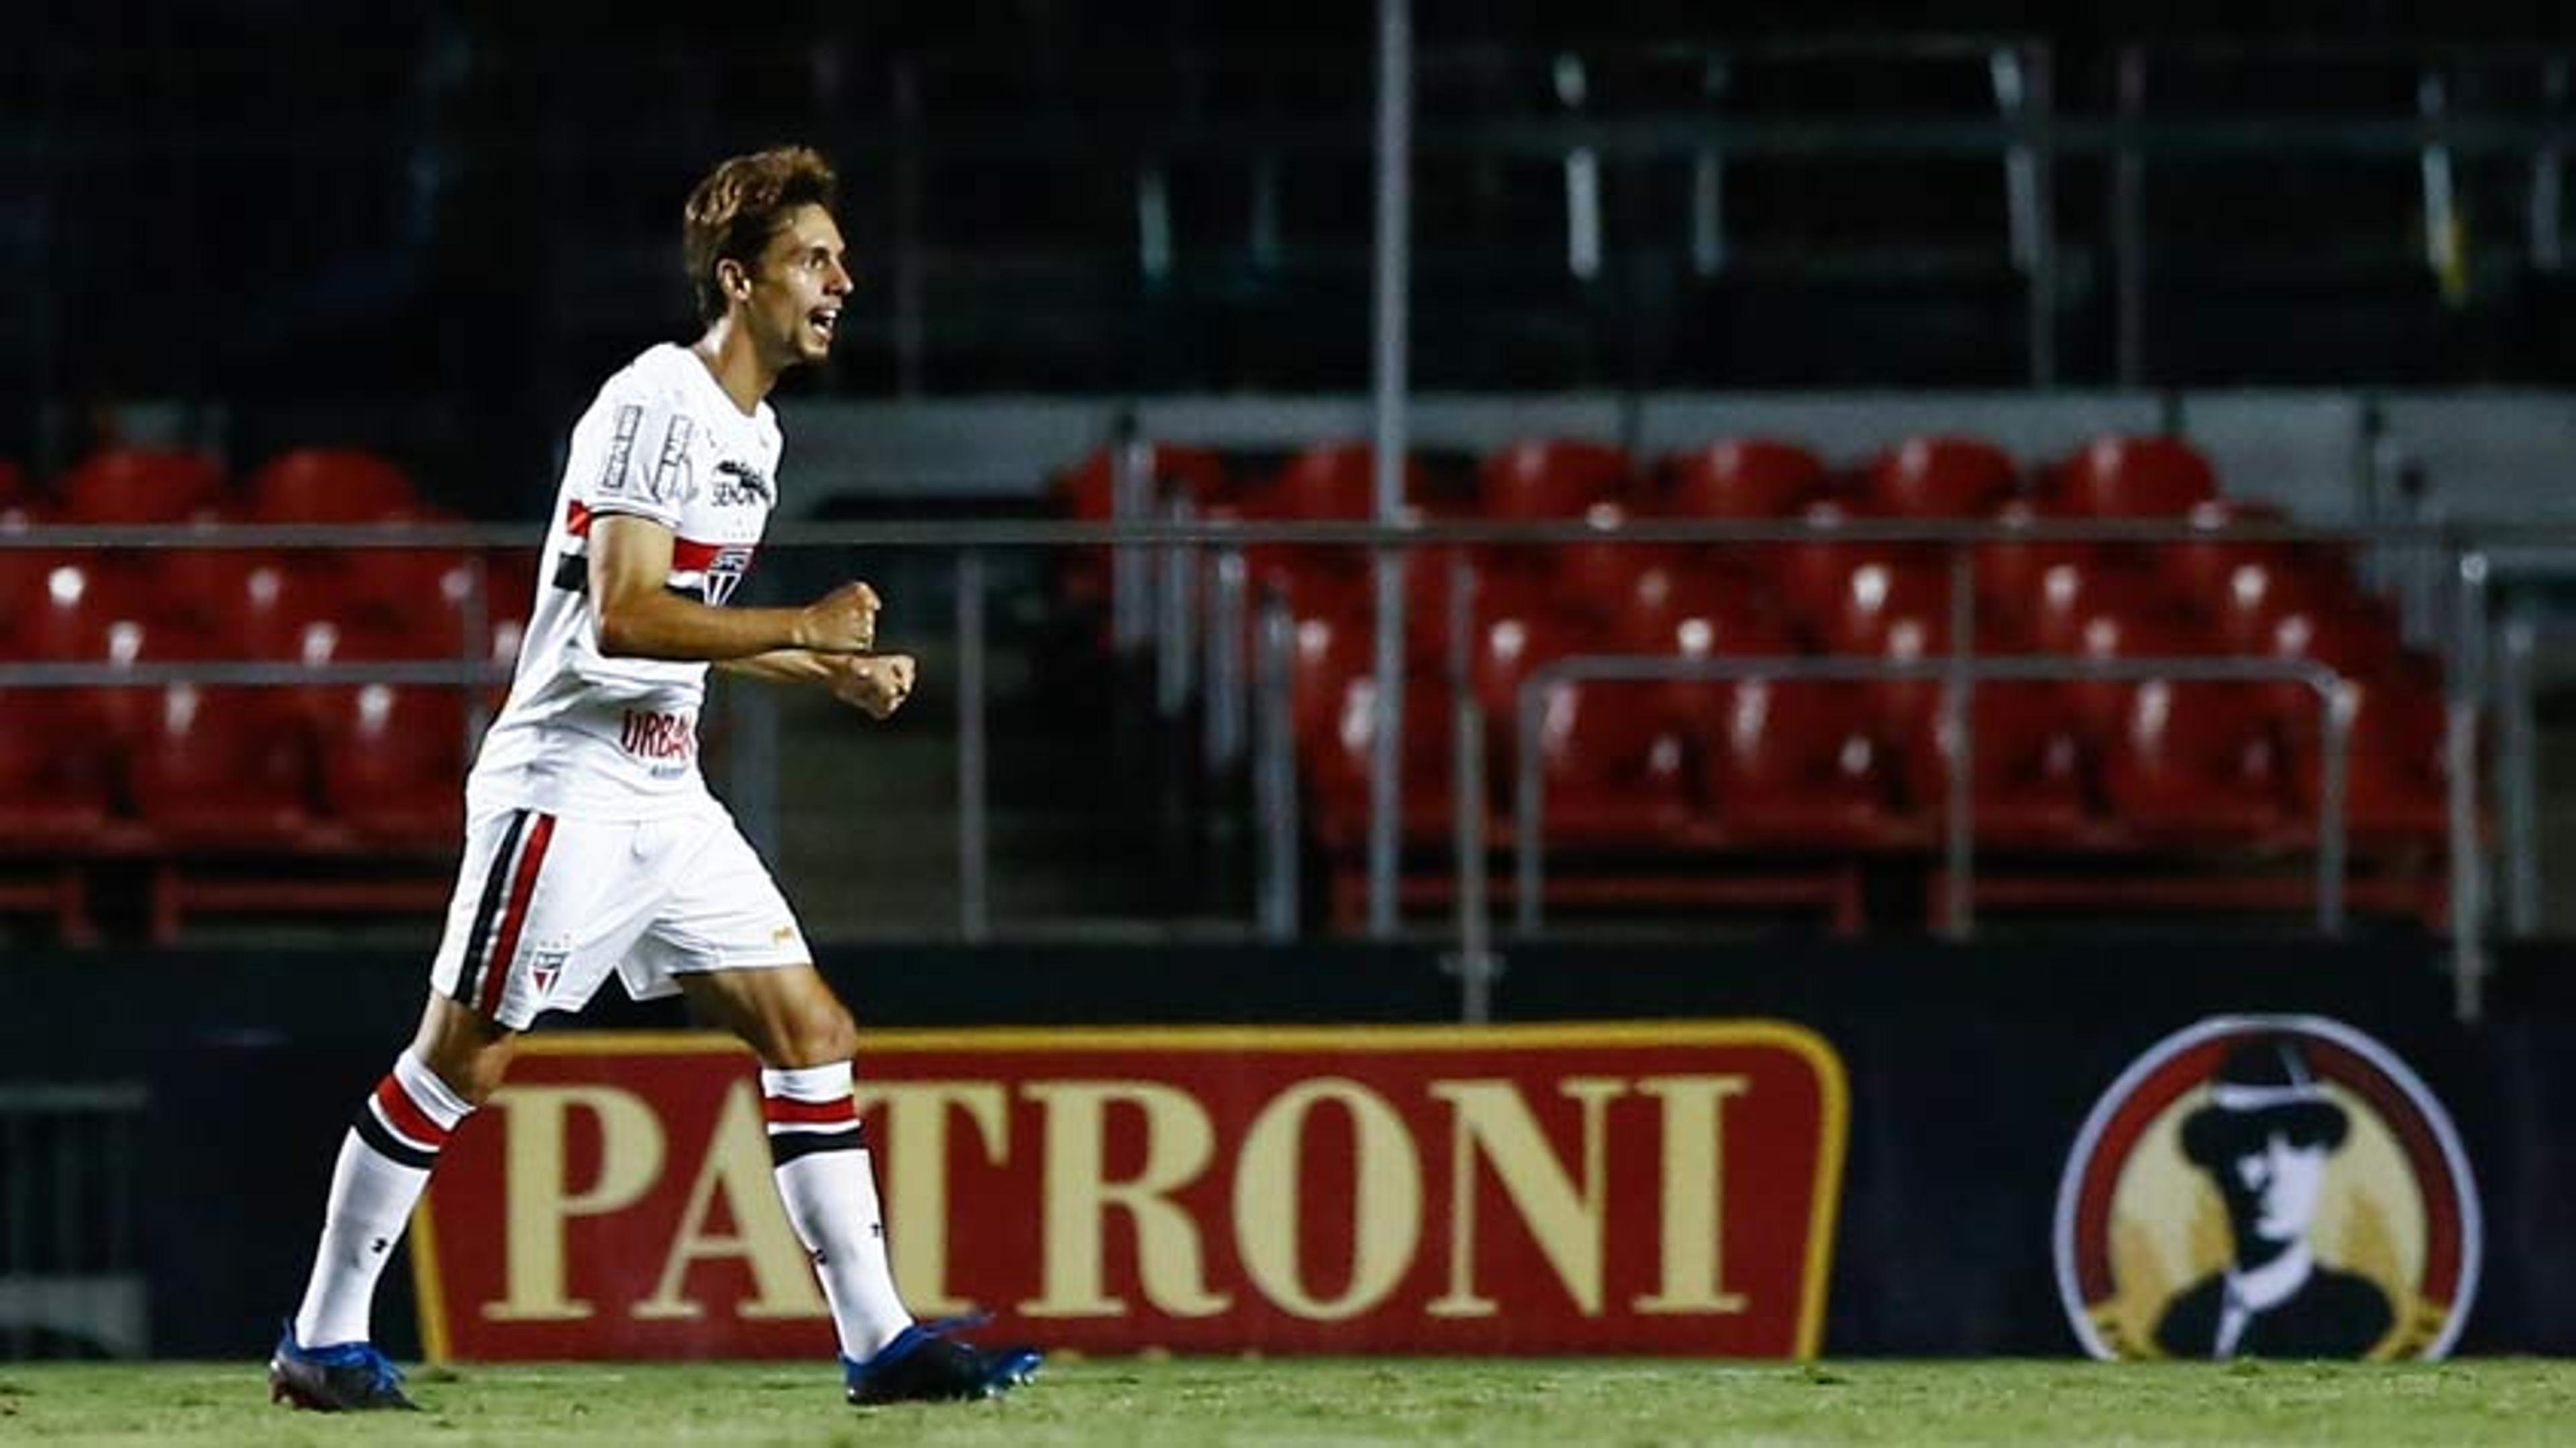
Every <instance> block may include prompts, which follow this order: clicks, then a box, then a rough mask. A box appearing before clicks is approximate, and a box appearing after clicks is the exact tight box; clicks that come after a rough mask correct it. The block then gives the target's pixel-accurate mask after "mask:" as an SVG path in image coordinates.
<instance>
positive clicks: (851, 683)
mask: <svg viewBox="0 0 2576 1448" xmlns="http://www.w3.org/2000/svg"><path fill="white" fill-rule="evenodd" d="M716 667H717V668H719V669H722V670H724V671H725V672H726V673H728V674H736V675H740V676H741V677H743V678H747V679H765V680H768V681H769V682H771V683H778V684H822V685H825V686H827V687H829V688H830V689H831V691H832V697H833V698H835V699H838V700H840V701H841V702H842V703H844V704H847V705H849V706H850V707H851V708H853V709H857V710H860V711H862V712H864V713H865V714H867V715H868V716H869V717H870V718H874V719H883V718H885V717H886V716H887V715H889V714H892V713H893V712H894V711H895V710H897V709H900V708H902V707H903V701H904V700H905V699H907V698H910V697H911V695H912V683H913V679H914V677H915V675H916V671H917V669H918V667H919V666H918V665H917V664H915V663H914V661H913V657H912V655H910V654H818V653H815V652H813V651H811V650H809V649H773V650H771V651H770V652H768V653H765V654H754V655H752V656H751V657H749V658H746V659H724V660H720V661H719V662H718V663H717V664H716Z"/></svg>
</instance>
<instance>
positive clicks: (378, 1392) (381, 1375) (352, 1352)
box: [268, 1324, 420, 1413]
mask: <svg viewBox="0 0 2576 1448" xmlns="http://www.w3.org/2000/svg"><path fill="white" fill-rule="evenodd" d="M268 1400H269V1401H270V1402H272V1403H292V1404H294V1405H295V1406H296V1407H298V1408H311V1409H312V1410H314V1411H315V1412H317V1413H362V1412H369V1411H373V1410H377V1409H385V1408H390V1409H394V1410H397V1411H400V1412H411V1413H416V1412H418V1411H420V1404H418V1403H415V1402H413V1401H412V1400H411V1399H409V1398H407V1397H405V1396H403V1390H402V1373H401V1372H400V1371H399V1370H397V1369H396V1368H395V1367H394V1365H393V1363H392V1362H390V1361H388V1360H387V1359H386V1357H385V1355H384V1354H383V1353H380V1352H378V1351H376V1348H375V1345H374V1344H373V1343H365V1342H342V1343H333V1344H332V1345H331V1346H329V1347H304V1346H301V1345H299V1344H298V1343H297V1342H296V1341H295V1328H294V1327H293V1325H292V1324H290V1325H289V1326H288V1327H287V1329H286V1332H285V1334H284V1335H283V1336H281V1337H279V1338H278V1340H277V1351H276V1352H275V1353H273V1354H271V1355H270V1357H269V1359H268Z"/></svg>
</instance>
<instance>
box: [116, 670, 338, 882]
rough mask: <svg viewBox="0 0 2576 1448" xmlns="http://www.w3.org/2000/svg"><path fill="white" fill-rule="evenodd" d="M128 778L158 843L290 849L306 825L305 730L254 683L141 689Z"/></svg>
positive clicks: (308, 796) (309, 819)
mask: <svg viewBox="0 0 2576 1448" xmlns="http://www.w3.org/2000/svg"><path fill="white" fill-rule="evenodd" d="M147 712H148V716H149V717H148V718H147V720H146V721H145V725H144V728H143V731H142V733H141V735H140V736H139V737H138V738H137V739H136V741H135V747H134V750H133V753H132V756H131V760H130V764H129V770H128V778H129V780H130V782H131V788H132V792H133V796H134V803H135V808H136V810H137V812H138V813H139V814H141V816H142V817H143V820H144V822H145V823H146V824H147V825H149V826H150V827H151V829H152V832H153V834H154V835H155V836H156V837H157V838H159V839H160V840H161V841H162V842H163V843H164V844H165V845H168V846H172V847H177V848H182V849H249V850H278V849H291V848H293V847H294V846H296V845H297V844H299V843H301V842H303V841H304V840H305V838H306V837H307V835H308V833H309V831H310V830H311V827H312V822H313V815H312V808H311V781H310V777H309V773H308V771H309V765H310V761H309V758H308V754H307V736H306V734H305V732H304V730H302V729H301V728H299V727H297V726H296V723H295V721H294V719H293V718H292V716H291V715H289V714H288V713H286V712H285V710H284V709H283V708H282V707H281V706H280V705H279V704H278V703H277V702H276V701H275V700H274V698H273V696H271V695H269V694H268V693H266V692H265V691H263V690H258V689H222V688H218V689H201V688H199V687H198V686H196V685H194V684H171V685H168V686H166V687H162V688H158V689H154V690H152V691H151V707H150V709H149V710H148V711H147Z"/></svg>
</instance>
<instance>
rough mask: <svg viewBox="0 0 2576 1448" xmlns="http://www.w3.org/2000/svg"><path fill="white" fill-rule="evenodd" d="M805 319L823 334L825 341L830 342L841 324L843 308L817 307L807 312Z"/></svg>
mask: <svg viewBox="0 0 2576 1448" xmlns="http://www.w3.org/2000/svg"><path fill="white" fill-rule="evenodd" d="M805 321H806V323H807V324H808V325H810V326H811V327H813V329H814V330H815V331H816V332H817V333H820V334H821V335H822V338H823V340H824V341H826V342H829V341H831V340H832V334H833V332H834V331H835V330H836V329H838V328H839V327H840V325H841V309H840V308H838V307H817V308H815V309H814V310H813V311H811V312H808V313H806V314H805Z"/></svg>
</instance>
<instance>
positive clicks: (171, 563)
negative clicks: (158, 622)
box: [155, 548, 341, 659]
mask: <svg viewBox="0 0 2576 1448" xmlns="http://www.w3.org/2000/svg"><path fill="white" fill-rule="evenodd" d="M167 558H168V561H167V562H166V563H164V564H163V566H162V572H161V576H160V578H159V580H158V587H157V590H156V594H157V596H156V598H155V605H156V609H157V611H158V612H159V613H160V614H161V615H162V616H164V617H179V618H186V619H191V620H195V621H198V622H199V623H201V624H202V625H203V627H204V630H205V633H206V636H207V639H208V643H209V647H210V649H211V651H212V653H213V654H214V656H216V657H220V658H228V659H291V658H294V657H295V656H296V653H297V651H298V650H299V649H300V648H301V647H302V644H303V635H304V626H305V625H306V624H308V623H310V622H312V621H314V620H316V619H327V618H331V617H333V616H335V615H336V614H338V613H339V612H340V611H341V602H340V599H339V596H338V594H337V591H336V588H335V586H334V585H335V581H336V580H335V579H334V578H333V576H332V575H331V574H330V573H328V572H324V571H319V570H316V569H314V568H313V567H311V566H310V561H309V560H307V559H305V558H302V557H300V556H297V555H293V554H287V555H277V554H271V553H262V552H254V551H251V550H248V549H240V548H209V549H186V550H182V551H179V552H175V553H172V554H170V555H167Z"/></svg>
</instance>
